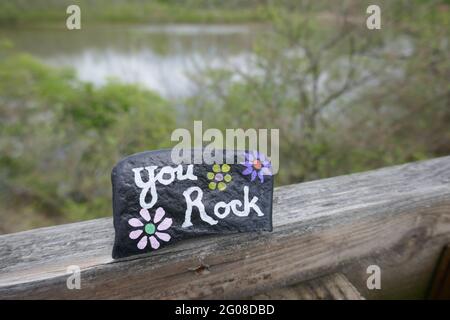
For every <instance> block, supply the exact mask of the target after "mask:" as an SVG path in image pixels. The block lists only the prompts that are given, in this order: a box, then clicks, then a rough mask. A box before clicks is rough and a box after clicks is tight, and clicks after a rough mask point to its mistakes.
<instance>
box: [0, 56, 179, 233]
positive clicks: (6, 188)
mask: <svg viewBox="0 0 450 320" xmlns="http://www.w3.org/2000/svg"><path fill="white" fill-rule="evenodd" d="M0 97H1V100H0V137H1V140H0V149H1V153H0V194H1V196H2V201H1V203H2V204H5V205H7V206H6V208H5V207H3V208H2V217H1V219H2V225H7V224H8V219H12V220H14V221H15V223H18V224H24V225H16V226H15V228H17V229H22V228H26V227H31V226H36V225H45V224H48V223H49V221H52V222H55V221H56V222H58V221H71V220H80V219H91V218H94V217H99V216H108V215H110V212H111V205H110V198H111V188H110V172H111V169H112V166H113V165H114V163H115V162H117V161H118V160H120V159H121V158H122V157H123V156H125V155H128V154H131V153H135V152H138V151H142V150H147V149H158V148H163V147H168V143H167V142H168V139H167V137H169V136H170V133H171V131H172V130H173V129H174V127H175V115H174V110H173V109H172V107H171V106H170V105H169V104H168V103H167V102H166V101H164V100H163V99H161V98H160V97H159V96H158V95H156V94H155V93H153V92H150V91H148V90H144V89H141V88H139V87H138V86H136V85H124V84H120V83H117V82H109V83H108V84H106V85H105V86H102V87H99V88H96V87H94V86H93V85H92V84H90V83H84V82H81V81H79V80H77V78H76V77H75V75H74V73H73V71H72V70H64V69H63V70H60V69H54V68H51V67H48V66H46V65H43V64H42V63H40V62H38V61H37V60H35V59H34V58H33V57H31V56H29V55H25V54H5V52H4V50H3V52H2V56H1V58H0ZM8 207H9V209H8ZM30 208H31V209H33V210H34V211H36V213H41V215H33V217H32V219H28V221H25V220H26V219H24V221H21V219H17V217H20V215H19V214H17V213H11V211H8V210H13V211H21V210H23V211H26V210H27V209H30ZM15 216H16V217H15ZM0 231H1V230H0Z"/></svg>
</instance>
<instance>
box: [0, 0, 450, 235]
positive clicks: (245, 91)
mask: <svg viewBox="0 0 450 320" xmlns="http://www.w3.org/2000/svg"><path fill="white" fill-rule="evenodd" d="M71 4H77V5H79V6H80V8H81V30H71V31H70V30H67V28H66V19H67V17H68V14H66V8H67V6H68V5H71ZM370 4H377V5H379V6H380V7H381V19H382V20H381V30H368V29H367V28H366V19H367V17H368V14H366V8H367V7H368V6H369V5H370ZM449 20H450V1H449V0H440V1H437V0H430V1H427V0H387V1H375V0H372V1H365V0H347V1H345V0H343V1H334V0H314V1H312V0H311V1H307V0H280V1H273V0H249V1H244V0H242V1H238V0H229V1H219V0H209V1H206V0H167V1H162V0H161V1H156V0H155V1H144V0H127V1H126V0H84V1H81V0H80V1H76V0H15V1H0V233H9V232H16V231H20V230H26V229H30V228H35V227H40V226H47V225H54V224H59V223H66V222H72V221H79V220H85V219H92V218H96V217H103V216H111V215H112V208H111V185H110V172H111V169H112V167H113V166H114V164H115V163H116V162H117V161H118V160H120V159H121V158H122V157H124V156H126V155H129V154H132V153H136V152H140V151H144V150H151V149H160V148H165V147H171V146H173V145H174V144H173V143H171V141H170V134H171V132H172V131H173V130H174V129H175V128H179V127H184V128H188V129H192V127H193V121H194V120H203V128H204V130H205V129H206V128H208V127H214V128H219V129H225V128H256V129H259V128H268V129H270V128H279V129H280V171H279V174H278V175H277V176H276V184H277V185H284V184H290V183H298V182H302V181H308V180H314V179H320V178H325V177H331V176H335V175H341V174H348V173H352V172H359V171H364V170H369V169H374V168H379V167H383V166H389V165H393V164H400V163H405V162H410V161H416V160H421V159H426V158H432V157H438V156H443V155H448V154H450V82H449V80H450V59H449V58H450V50H449V49H450V37H449V30H450V25H449Z"/></svg>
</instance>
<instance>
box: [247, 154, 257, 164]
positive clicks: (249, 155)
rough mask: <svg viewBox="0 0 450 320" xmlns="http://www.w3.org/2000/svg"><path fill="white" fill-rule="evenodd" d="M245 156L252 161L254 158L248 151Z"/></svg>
mask: <svg viewBox="0 0 450 320" xmlns="http://www.w3.org/2000/svg"><path fill="white" fill-rule="evenodd" d="M247 156H248V161H250V162H252V161H253V160H255V157H254V155H253V154H252V153H248V154H247Z"/></svg>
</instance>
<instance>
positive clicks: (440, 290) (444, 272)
mask: <svg viewBox="0 0 450 320" xmlns="http://www.w3.org/2000/svg"><path fill="white" fill-rule="evenodd" d="M428 299H432V300H450V244H449V245H447V246H446V247H445V248H444V250H443V252H442V255H441V258H440V259H439V262H438V265H437V267H436V270H435V272H434V275H433V281H432V283H431V287H430V292H429V294H428Z"/></svg>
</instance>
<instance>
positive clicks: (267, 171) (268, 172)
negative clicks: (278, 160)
mask: <svg viewBox="0 0 450 320" xmlns="http://www.w3.org/2000/svg"><path fill="white" fill-rule="evenodd" d="M260 172H261V174H263V175H265V176H271V175H272V170H270V168H268V167H263V168H261V171H260Z"/></svg>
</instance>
